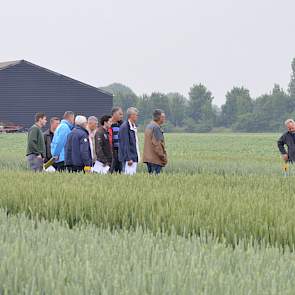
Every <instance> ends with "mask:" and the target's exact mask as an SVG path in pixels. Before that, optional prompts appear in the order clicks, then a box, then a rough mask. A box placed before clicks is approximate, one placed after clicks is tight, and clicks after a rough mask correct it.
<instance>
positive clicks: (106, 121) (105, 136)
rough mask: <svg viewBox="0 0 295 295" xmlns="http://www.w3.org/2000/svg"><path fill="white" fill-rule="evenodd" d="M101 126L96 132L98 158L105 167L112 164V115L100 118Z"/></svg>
mask: <svg viewBox="0 0 295 295" xmlns="http://www.w3.org/2000/svg"><path fill="white" fill-rule="evenodd" d="M100 125H101V126H100V127H99V128H98V130H97V132H96V134H95V137H94V138H95V152H96V158H97V161H98V162H99V164H100V165H102V166H103V167H106V166H109V167H111V164H112V158H113V157H112V148H111V144H110V141H109V128H110V127H111V125H112V117H111V116H108V115H105V116H103V117H102V118H101V119H100Z"/></svg>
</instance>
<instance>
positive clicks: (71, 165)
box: [65, 116, 92, 172]
mask: <svg viewBox="0 0 295 295" xmlns="http://www.w3.org/2000/svg"><path fill="white" fill-rule="evenodd" d="M75 124H76V127H75V128H74V129H73V130H72V131H71V133H70V134H69V136H68V139H67V143H66V146H65V164H66V167H67V169H68V170H69V171H70V172H82V171H84V172H91V167H92V156H91V150H90V144H89V133H88V131H87V129H86V127H87V119H86V117H84V116H77V117H76V119H75Z"/></svg>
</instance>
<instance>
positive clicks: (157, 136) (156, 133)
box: [152, 128, 166, 160]
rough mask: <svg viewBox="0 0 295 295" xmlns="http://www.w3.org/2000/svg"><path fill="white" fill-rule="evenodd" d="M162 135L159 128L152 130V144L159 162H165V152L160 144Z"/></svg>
mask: <svg viewBox="0 0 295 295" xmlns="http://www.w3.org/2000/svg"><path fill="white" fill-rule="evenodd" d="M162 139H163V134H162V131H161V129H160V128H153V131H152V144H153V147H154V151H155V153H156V154H157V155H158V156H159V158H160V159H161V160H166V152H165V150H164V146H163V144H162Z"/></svg>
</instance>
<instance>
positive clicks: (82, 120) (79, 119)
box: [75, 116, 87, 126]
mask: <svg viewBox="0 0 295 295" xmlns="http://www.w3.org/2000/svg"><path fill="white" fill-rule="evenodd" d="M86 123H87V119H86V117H85V116H77V117H76V119H75V124H76V125H78V126H83V125H84V124H86Z"/></svg>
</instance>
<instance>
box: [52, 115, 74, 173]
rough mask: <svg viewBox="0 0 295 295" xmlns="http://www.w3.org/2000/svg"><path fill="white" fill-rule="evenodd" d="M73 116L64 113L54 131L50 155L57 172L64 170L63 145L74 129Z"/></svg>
mask: <svg viewBox="0 0 295 295" xmlns="http://www.w3.org/2000/svg"><path fill="white" fill-rule="evenodd" d="M74 122H75V114H74V113H73V112H71V111H67V112H65V113H64V119H63V120H62V121H61V123H60V124H59V126H58V127H57V129H56V130H55V133H54V136H53V139H52V143H51V154H52V157H54V158H55V165H54V167H56V170H57V171H64V170H65V168H66V167H65V145H66V142H67V138H68V135H69V134H70V132H71V131H72V129H73V128H74Z"/></svg>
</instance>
